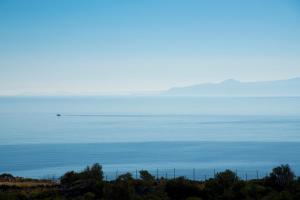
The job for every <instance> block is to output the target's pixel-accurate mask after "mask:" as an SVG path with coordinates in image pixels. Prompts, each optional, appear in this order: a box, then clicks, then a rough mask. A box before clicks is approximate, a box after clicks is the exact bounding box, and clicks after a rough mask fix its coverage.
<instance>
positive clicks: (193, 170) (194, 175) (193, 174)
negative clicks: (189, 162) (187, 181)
mask: <svg viewBox="0 0 300 200" xmlns="http://www.w3.org/2000/svg"><path fill="white" fill-rule="evenodd" d="M195 174H196V173H195V168H194V169H193V181H195V176H196V175H195Z"/></svg>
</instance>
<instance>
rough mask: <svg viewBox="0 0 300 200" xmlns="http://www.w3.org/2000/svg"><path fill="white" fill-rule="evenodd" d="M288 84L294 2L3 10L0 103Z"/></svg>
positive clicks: (299, 47) (139, 1)
mask: <svg viewBox="0 0 300 200" xmlns="http://www.w3.org/2000/svg"><path fill="white" fill-rule="evenodd" d="M294 77H300V1H297V0H263V1H262V0H245V1H239V0H227V1H223V0H207V1H204V0H186V1H183V0H151V1H150V0H147V1H146V0H127V1H124V0H101V1H99V0H89V1H85V0H43V1H40V0H26V1H24V0H19V1H17V0H0V95H18V94H36V95H43V94H98V93H99V94H100V93H101V94H118V93H120V94H121V93H124V92H125V93H126V92H137V91H159V90H165V89H168V88H170V87H175V86H187V85H193V84H199V83H205V82H220V81H223V80H226V79H230V78H234V79H237V80H239V81H261V80H277V79H288V78H294Z"/></svg>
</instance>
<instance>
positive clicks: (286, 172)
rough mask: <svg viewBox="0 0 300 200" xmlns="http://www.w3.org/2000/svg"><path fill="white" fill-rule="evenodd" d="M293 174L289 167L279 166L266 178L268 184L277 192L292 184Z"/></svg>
mask: <svg viewBox="0 0 300 200" xmlns="http://www.w3.org/2000/svg"><path fill="white" fill-rule="evenodd" d="M294 178H295V174H294V172H293V171H292V170H291V168H290V166H289V165H281V166H279V167H276V168H274V169H273V170H272V172H271V173H270V175H269V177H268V178H267V179H268V181H269V184H270V185H271V186H273V188H275V189H276V190H278V191H282V190H284V189H285V188H287V187H290V186H291V185H292V184H293V182H294Z"/></svg>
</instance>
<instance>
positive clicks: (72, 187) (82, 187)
mask: <svg viewBox="0 0 300 200" xmlns="http://www.w3.org/2000/svg"><path fill="white" fill-rule="evenodd" d="M102 181H103V171H102V167H101V165H99V164H98V163H96V164H94V165H93V166H92V167H91V168H90V167H87V168H86V169H84V170H83V171H82V172H79V173H77V172H74V171H71V172H67V173H66V174H65V175H63V176H62V177H61V188H62V191H63V193H64V194H65V195H67V196H76V195H79V194H84V193H87V192H92V193H95V194H96V196H98V197H100V196H102V186H103V182H102Z"/></svg>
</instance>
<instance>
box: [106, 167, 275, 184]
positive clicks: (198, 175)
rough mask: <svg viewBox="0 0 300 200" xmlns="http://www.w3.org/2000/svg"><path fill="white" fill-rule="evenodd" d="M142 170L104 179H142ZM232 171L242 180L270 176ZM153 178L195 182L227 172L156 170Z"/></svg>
mask: <svg viewBox="0 0 300 200" xmlns="http://www.w3.org/2000/svg"><path fill="white" fill-rule="evenodd" d="M140 170H143V169H136V170H129V171H128V170H115V171H106V172H104V178H105V180H107V181H111V180H115V179H117V178H118V177H119V176H120V175H122V174H125V173H130V174H131V176H132V178H134V179H140V173H139V172H140ZM230 170H231V171H233V172H235V173H236V175H237V176H238V177H239V178H240V179H241V180H252V179H261V178H263V177H265V176H267V175H268V174H269V172H267V171H262V170H238V169H230ZM147 171H148V172H149V173H150V174H151V175H152V176H154V177H155V178H156V179H161V178H164V179H175V178H178V177H184V178H186V179H189V180H194V181H205V180H208V179H210V178H214V177H215V176H216V174H217V173H219V172H223V171H225V170H224V169H222V170H220V169H211V170H207V169H196V168H192V169H176V168H170V169H156V170H147Z"/></svg>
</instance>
